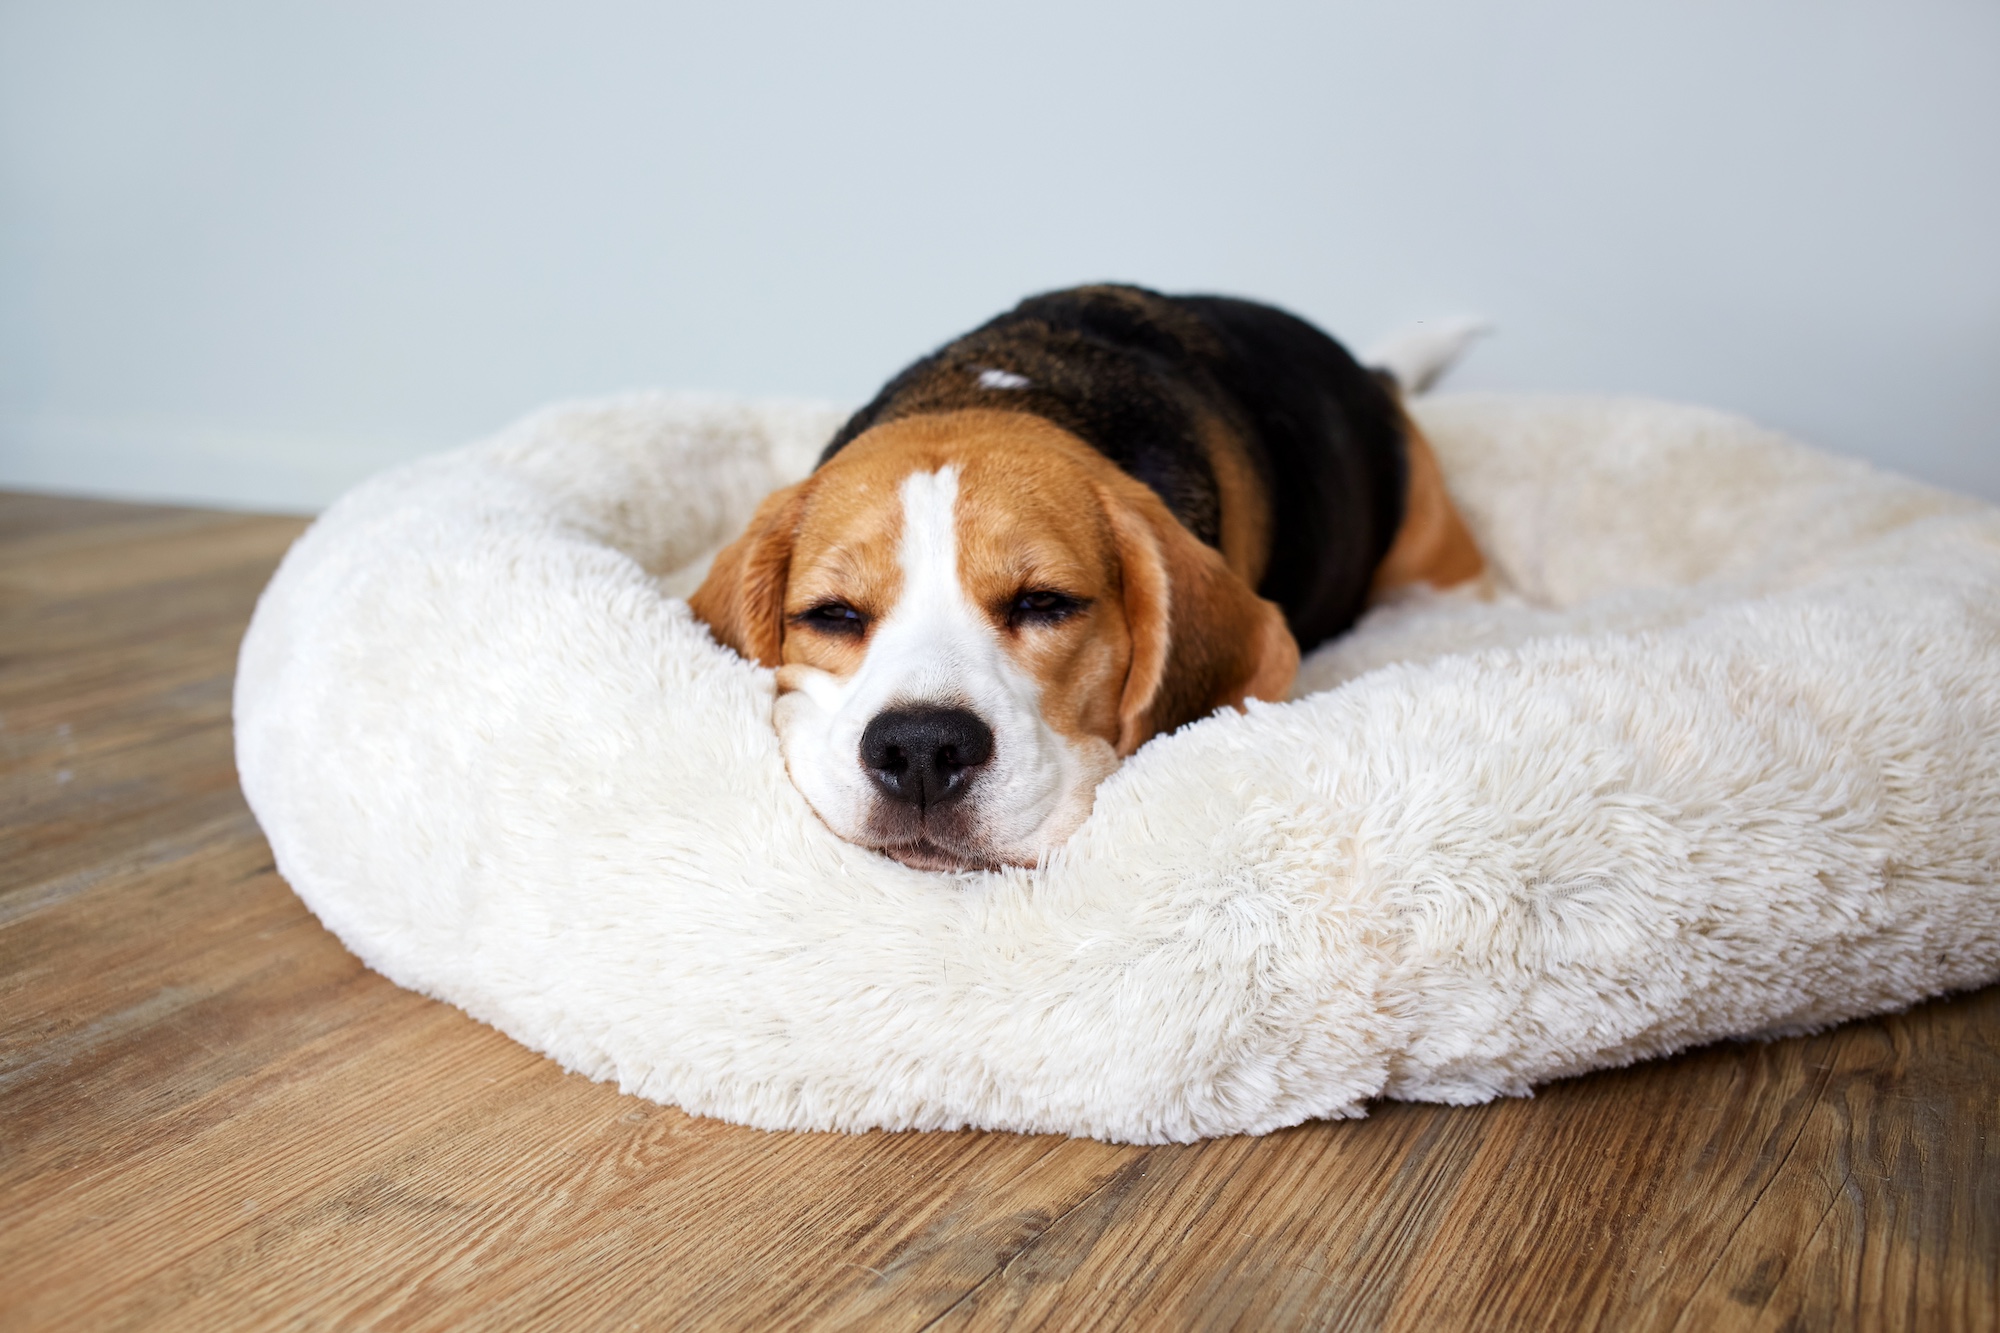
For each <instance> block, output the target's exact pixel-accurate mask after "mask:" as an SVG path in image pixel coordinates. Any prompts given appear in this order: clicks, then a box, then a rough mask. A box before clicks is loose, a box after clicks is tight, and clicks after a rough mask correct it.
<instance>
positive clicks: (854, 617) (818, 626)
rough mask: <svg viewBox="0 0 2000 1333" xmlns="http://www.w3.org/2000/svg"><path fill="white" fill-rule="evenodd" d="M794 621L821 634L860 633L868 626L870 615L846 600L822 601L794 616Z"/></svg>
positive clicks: (802, 627)
mask: <svg viewBox="0 0 2000 1333" xmlns="http://www.w3.org/2000/svg"><path fill="white" fill-rule="evenodd" d="M792 623H793V624H794V625H797V626H799V627H800V628H801V629H810V630H817V631H818V632H820V633H821V634H860V633H862V632H863V631H864V630H866V629H867V628H868V617H867V616H864V615H862V614H861V613H860V612H859V611H857V610H855V609H854V608H853V607H851V606H849V605H848V604H847V603H846V602H821V603H820V604H819V605H818V606H812V607H807V608H806V609H805V610H803V611H801V612H799V613H798V614H797V615H795V616H793V617H792Z"/></svg>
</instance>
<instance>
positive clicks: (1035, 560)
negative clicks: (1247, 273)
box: [689, 286, 1484, 869]
mask: <svg viewBox="0 0 2000 1333" xmlns="http://www.w3.org/2000/svg"><path fill="white" fill-rule="evenodd" d="M1483 568H1484V561H1483V559H1482V557H1481V555H1480V553H1479V550H1478V548H1477V546H1475V545H1474V543H1473V540H1472V537H1471V535H1470V533H1469V532H1468V531H1467V529H1466V526H1465V524H1464V522H1463V521H1462V520H1461V519H1460V517H1459V515H1458V513H1457V511H1456V510H1455V509H1454V508H1453V507H1452V502H1451V499H1450V497H1449V496H1448V495H1447V494H1446V492H1445V488H1444V481H1443V478H1442V476H1441V475H1440V474H1439V471H1438V466H1437V462H1436V460H1435V458H1434V457H1433V456H1432V454H1431V450H1430V448H1429V446H1428V445H1427V444H1426V443H1425V442H1424V439H1423V436H1422V435H1420V434H1419V433H1418V432H1417V430H1416V428H1415V427H1414V426H1413V425H1412V424H1411V422H1410V419H1409V418H1408V417H1407V416H1406V415H1405V414H1404V412H1403V409H1402V406H1401V402H1400V400H1399V398H1398V396H1397V391H1396V388H1395V385H1394V381H1393V380H1391V379H1389V377H1388V376H1386V375H1380V374H1377V373H1376V372H1372V371H1369V370H1367V369H1364V368H1363V367H1362V366H1360V365H1359V364H1358V363H1356V362H1355V360H1354V359H1353V358H1352V357H1351V356H1349V355H1348V354H1347V352H1346V351H1345V350H1344V349H1343V348H1342V347H1341V346H1340V344H1338V343H1336V342H1335V341H1333V339H1331V338H1329V337H1327V336H1326V335H1325V334H1323V333H1321V332H1320V331H1319V330H1318V329H1316V328H1314V327H1313V326H1312V325H1310V324H1307V323H1306V322H1305V321H1303V320H1300V319H1298V318H1295V317H1294V316H1292V315H1288V314H1286V313H1284V312H1283V311H1280V310H1276V309H1273V308H1272V307H1270V306H1264V305H1257V304H1254V303H1251V302H1248V301H1240V300H1233V299H1229V298H1225V297H1216V296H1185V297H1170V296H1162V295H1160V294H1158V293H1155V292H1150V291H1146V290H1144V289H1142V288H1138V287H1123V286H1097V287H1080V288H1075V289H1072V290H1068V291H1061V292H1053V293H1050V294H1048V295H1044V296H1037V297H1033V298H1030V299H1029V300H1027V301H1024V302H1022V303H1021V304H1020V305H1019V306H1017V307H1016V308H1015V309H1013V310H1011V311H1009V312H1008V313H1006V314H1004V315H1001V316H1000V317H999V318H997V319H995V320H993V321H991V322H990V323H988V324H985V325H983V326H981V327H980V328H978V329H975V330H974V331H972V332H971V333H969V334H966V335H965V336H964V337H962V338H959V339H957V340H956V341H954V342H951V343H948V344H947V345H946V346H944V347H943V348H941V349H940V350H938V351H937V352H934V353H933V354H931V355H930V356H927V357H925V358H923V359H922V360H920V361H918V362H917V363H916V364H914V365H912V366H910V367H909V368H908V369H906V370H904V371H903V372H902V373H901V374H899V375H897V376H896V377H895V378H894V379H892V380H891V381H889V383H888V385H887V386H886V387H884V388H883V390H882V391H881V393H879V394H878V395H876V397H875V400H874V401H873V402H871V403H869V404H868V405H867V406H866V407H864V408H862V409H861V410H860V411H859V412H857V413H856V414H855V415H854V416H853V418H852V419H850V420H849V421H848V422H847V424H846V425H845V426H844V427H842V428H841V430H840V432H839V433H838V434H836V435H835V436H834V438H833V441H832V443H830V444H829V445H828V446H827V447H826V451H825V452H824V453H823V454H822V455H821V457H820V461H819V465H818V467H817V469H816V470H815V471H814V472H813V473H812V475H811V476H809V477H807V478H806V479H805V480H804V481H802V482H799V483H798V484H796V485H793V486H788V487H786V488H785V489H783V490H781V491H779V492H777V493H776V494H774V495H772V496H770V497H769V498H768V499H766V500H765V501H764V502H763V504H762V505H760V506H759V507H758V509H757V512H756V515H755V517H753V518H752V519H751V521H750V525H749V528H748V529H747V530H746V531H745V532H744V533H743V535H742V536H741V537H739V538H738V539H737V540H736V541H735V542H733V543H732V544H730V545H729V546H728V547H726V548H725V549H724V550H723V551H722V552H721V553H720V554H719V555H717V557H716V559H715V562H714V564H713V566H712V567H711V568H710V570H709V573H708V576H707V578H706V580H705V581H704V582H703V583H702V585H701V587H700V588H699V589H698V590H697V591H696V592H695V594H694V595H693V597H691V598H690V599H689V600H690V604H691V606H692V607H693V609H694V612H695V614H696V615H697V616H699V617H700V618H701V619H702V620H704V621H706V622H707V624H708V625H709V626H710V628H711V629H712V630H713V631H714V633H715V636H716V637H717V639H719V640H720V641H721V642H723V643H725V644H727V645H729V646H730V647H732V648H734V649H735V650H736V651H737V652H739V653H741V654H742V655H743V656H745V657H748V658H752V659H754V660H756V661H758V662H760V663H763V664H764V665H766V666H770V667H775V668H777V687H778V699H777V705H776V709H775V715H774V716H775V722H776V725H777V730H778V733H779V736H780V741H781V746H782V749H783V752H784V756H785V763H786V767H787V769H788V770H789V771H790V773H791V777H792V781H793V782H794V783H795V784H796V785H797V786H798V788H799V790H800V791H801V792H802V793H804V795H805V797H806V799H807V801H808V802H810V803H811V805H812V807H813V809H814V810H815V811H817V812H818V814H819V816H820V817H821V818H822V819H823V820H825V821H826V823H827V825H828V826H829V827H830V828H832V829H833V831H834V832H835V833H838V834H839V835H840V836H842V837H844V838H847V839H849V840H850V841H853V842H858V843H861V844H864V845H866V846H869V847H873V848H876V849H879V850H880V851H882V852H884V853H886V854H888V855H889V856H892V857H894V858H896V859H897V860H899V861H902V862H904V863H905V864H907V865H912V866H916V867H919V868H922V869H967V868H977V867H993V866H998V865H1032V864H1034V863H1035V862H1036V861H1037V860H1038V859H1040V858H1041V857H1042V856H1044V855H1045V854H1046V853H1047V852H1048V851H1049V850H1050V849H1052V848H1054V847H1056V846H1057V845H1059V844H1060V843H1061V842H1062V841H1063V840H1064V839H1065V838H1067V837H1068V836H1069V835H1070V834H1071V833H1072V832H1073V831H1074V830H1075V829H1076V827H1077V826H1078V825H1079V824H1080V823H1082V822H1083V819H1084V817H1085V816H1086V815H1088V814H1089V813H1090V807H1091V802H1092V799H1093V795H1094V792H1095V790H1096V787H1097V784H1098V783H1099V782H1101V781H1103V779H1104V778H1105V777H1106V776H1107V775H1108V774H1109V773H1110V772H1111V771H1112V770H1113V769H1114V768H1116V767H1117V765H1118V763H1119V761H1120V759H1122V758H1123V757H1124V756H1126V755H1129V754H1131V753H1132V752H1133V751H1134V750H1136V749H1138V748H1139V746H1140V745H1142V744H1144V743H1145V741H1146V740H1147V738H1149V737H1151V736H1154V735H1156V734H1158V733H1159V732H1162V731H1167V730H1171V729H1172V728H1175V727H1178V726H1180V725H1181V724H1183V723H1186V722H1190V721H1193V720H1194V719H1197V718H1200V717H1204V716H1206V715H1207V714H1209V713H1211V712H1213V711H1215V710H1216V709H1218V708H1223V707H1240V706H1241V705H1242V704H1243V702H1244V700H1246V699H1252V698H1255V699H1268V700H1281V699H1283V698H1285V696H1286V693H1287V691H1288V690H1289V689H1290V687H1291V684H1292V677H1293V674H1294V672H1295V671H1296V669H1297V667H1298V662H1299V653H1300V651H1301V650H1302V649H1304V650H1310V649H1311V648H1313V647H1314V646H1316V645H1317V644H1319V643H1321V642H1323V641H1324V640H1326V639H1328V638H1331V637H1332V636H1334V635H1336V634H1338V633H1340V632H1341V631H1343V630H1345V629H1347V628H1348V627H1349V626H1350V625H1352V624H1353V623H1354V621H1355V619H1356V618H1357V617H1358V616H1359V615H1360V614H1361V612H1362V611H1363V610H1364V609H1365V608H1366V606H1367V604H1368V602H1369V600H1370V598H1371V597H1377V596H1381V595H1383V594H1386V593H1389V592H1393V591H1394V590H1396V589H1398V588H1402V587H1405V586H1407V585H1410V584H1413V583H1418V582H1428V583H1431V584H1435V585H1438V586H1448V585H1451V584H1457V583H1462V582H1465V581H1466V580H1469V579H1472V578H1475V577H1477V576H1478V575H1479V574H1480V573H1481V572H1482V570H1483Z"/></svg>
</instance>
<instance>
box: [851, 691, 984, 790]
mask: <svg viewBox="0 0 2000 1333" xmlns="http://www.w3.org/2000/svg"><path fill="white" fill-rule="evenodd" d="M992 757H993V729H992V728H991V727H989V726H987V725H986V724H985V723H984V722H982V721H981V720H980V719H979V715H978V714H976V713H974V712H972V711H971V710H969V709H965V708H891V709H888V710H886V711H884V712H881V713H877V714H876V715H875V718H874V720H873V721H871V722H870V723H869V724H868V728H867V730H865V731H863V732H862V733H861V767H862V768H864V769H865V770H867V773H868V776H869V778H870V780H872V781H873V782H874V784H875V786H876V787H877V788H878V789H880V790H881V792H882V794H883V795H885V796H887V797H889V799H891V800H893V801H901V802H903V803H905V804H908V805H914V806H916V807H917V808H918V809H920V810H928V809H929V808H930V807H932V806H934V805H939V804H941V803H943V802H945V801H949V800H951V799H953V798H955V797H957V796H959V795H961V794H963V793H964V791H965V789H966V786H967V784H968V783H969V782H970V781H971V778H972V773H973V770H974V769H976V768H978V767H979V766H980V765H981V764H983V763H985V762H986V761H987V760H988V759H991V758H992Z"/></svg>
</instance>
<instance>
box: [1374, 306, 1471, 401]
mask: <svg viewBox="0 0 2000 1333" xmlns="http://www.w3.org/2000/svg"><path fill="white" fill-rule="evenodd" d="M1491 332H1493V325H1492V323H1491V322H1490V321H1488V320H1484V319H1481V318H1480V317H1479V316H1477V315H1452V316H1450V317H1448V318H1446V319H1424V320H1418V321H1417V322H1416V323H1415V324H1412V325H1410V326H1409V327H1408V328H1404V329H1398V330H1397V331H1396V332H1394V333H1392V334H1390V335H1389V336H1388V337H1386V338H1384V339H1383V340H1382V341H1381V342H1378V343H1376V344H1375V345H1374V346H1373V347H1371V348H1369V349H1368V350H1367V351H1366V352H1364V353H1362V356H1361V364H1362V365H1364V366H1367V367H1368V368H1369V369H1371V370H1379V371H1381V372H1382V373H1383V374H1385V375H1387V376H1388V377H1389V378H1390V379H1392V380H1394V381H1396V387H1397V388H1399V389H1401V390H1402V391H1403V392H1404V393H1406V394H1409V395H1412V396H1415V395H1416V394H1420V393H1424V392H1426V391H1428V390H1429V389H1430V387H1431V386H1432V385H1433V384H1436V383H1437V382H1438V381H1439V380H1440V379H1443V378H1444V374H1445V372H1446V371H1448V370H1450V369H1451V368H1452V367H1453V366H1455V365H1457V364H1458V359H1459V358H1460V357H1462V356H1464V355H1465V351H1466V349H1467V348H1468V347H1470V346H1472V344H1473V343H1475V342H1477V341H1478V340H1479V339H1481V338H1483V337H1485V336H1486V335H1487V334H1489V333H1491Z"/></svg>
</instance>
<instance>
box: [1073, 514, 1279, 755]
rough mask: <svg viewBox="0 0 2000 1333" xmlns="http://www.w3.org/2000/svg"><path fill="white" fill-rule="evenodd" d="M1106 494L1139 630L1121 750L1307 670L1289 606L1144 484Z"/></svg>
mask: <svg viewBox="0 0 2000 1333" xmlns="http://www.w3.org/2000/svg"><path fill="white" fill-rule="evenodd" d="M1100 495H1101V498H1102V500H1103V503H1104V509H1105V513H1106V514H1107V515H1108V516H1109V518H1110V520H1111V530H1112V533H1113V536H1114V537H1115V538H1116V540H1117V544H1118V561H1119V565H1120V575H1121V580H1122V583H1123V587H1124V598H1125V623H1126V626H1127V628H1128V629H1129V630H1130V632H1131V635H1132V668H1131V671H1130V672H1129V673H1128V674H1127V676H1126V678H1125V693H1124V696H1123V698H1122V700H1121V702H1120V704H1119V708H1118V753H1119V754H1121V755H1126V754H1130V753H1132V751H1134V750H1136V749H1138V748H1139V747H1140V746H1141V745H1143V744H1145V743H1146V741H1147V739H1148V738H1150V737H1152V736H1153V735H1155V734H1156V733H1158V732H1162V731H1167V730H1170V729H1171V728H1174V727H1177V726H1179V725H1181V724H1182V723H1183V722H1191V721H1193V720H1194V719H1196V718H1199V717H1206V716H1207V715H1208V714H1210V713H1212V712H1214V711H1215V710H1216V709H1218V708H1222V707H1225V706H1228V707H1237V708H1240V707H1241V706H1242V705H1243V701H1244V700H1245V699H1251V698H1255V699H1268V700H1272V701H1278V700H1282V699H1283V698H1284V697H1285V696H1286V694H1287V693H1288V692H1289V691H1290V690H1291V687H1292V677H1293V676H1294V675H1296V674H1297V672H1298V669H1299V646H1298V642H1297V641H1296V640H1295V639H1293V638H1292V633H1291V631H1290V630H1289V629H1287V628H1286V626H1285V616H1284V613H1283V612H1282V611H1280V610H1279V609H1278V608H1277V607H1276V606H1275V605H1274V604H1272V603H1270V602H1267V601H1265V600H1264V599H1263V598H1261V597H1259V596H1258V595H1257V594H1256V593H1255V592H1254V591H1252V590H1251V588H1250V585H1249V584H1247V583H1245V582H1244V581H1243V579H1242V578H1241V577H1240V576H1239V575H1238V574H1237V573H1236V572H1235V571H1234V570H1232V569H1230V568H1229V566H1228V565H1226V564H1225V563H1223V559H1222V556H1221V553H1219V552H1218V551H1216V550H1215V549H1214V548H1213V547H1210V546H1207V545H1205V544H1203V543H1202V542H1201V541H1200V540H1198V539H1197V538H1196V537H1195V535H1194V534H1193V533H1191V532H1189V531H1188V530H1187V529H1186V528H1185V527H1183V526H1182V525H1181V523H1180V520H1178V519H1176V518H1175V517H1174V516H1173V513H1172V512H1171V511H1170V510H1169V509H1168V508H1167V507H1166V505H1165V504H1164V503H1163V502H1162V501H1161V500H1160V498H1159V497H1158V496H1157V495H1155V494H1154V493H1153V492H1152V491H1151V490H1149V489H1147V488H1146V487H1145V486H1144V485H1143V484H1141V483H1139V482H1136V481H1135V482H1133V483H1132V484H1131V485H1130V486H1129V487H1120V488H1119V489H1118V491H1117V492H1115V493H1114V492H1111V491H1108V490H1107V491H1104V492H1101V493H1100Z"/></svg>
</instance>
